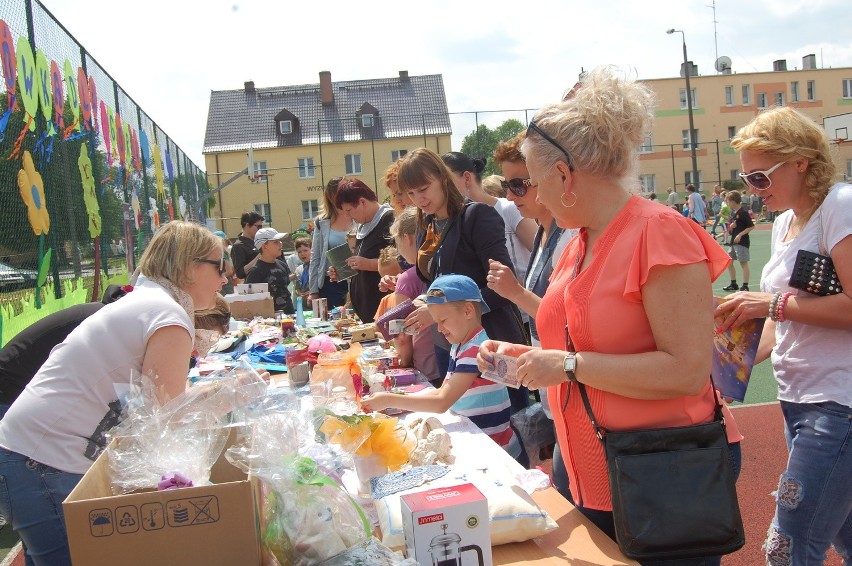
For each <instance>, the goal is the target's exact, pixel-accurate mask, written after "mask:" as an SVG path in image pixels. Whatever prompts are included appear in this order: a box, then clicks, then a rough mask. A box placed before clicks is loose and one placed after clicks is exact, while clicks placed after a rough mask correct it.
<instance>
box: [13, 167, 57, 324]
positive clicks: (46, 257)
mask: <svg viewBox="0 0 852 566" xmlns="http://www.w3.org/2000/svg"><path fill="white" fill-rule="evenodd" d="M18 190H19V191H20V192H21V198H22V199H23V201H24V204H26V205H27V216H28V217H29V221H30V226H31V227H32V229H33V233H35V235H36V236H38V237H39V239H38V281H37V282H36V292H35V305H36V308H41V292H40V290H41V287H42V285H44V281H45V278H46V277H47V271H48V267H49V266H50V255H51V253H50V250H47V253H45V251H44V237H45V236H46V235H47V233H48V232H50V214H48V212H47V202H46V201H45V198H44V181H43V180H42V178H41V173H39V172H38V171H36V168H35V163H34V162H33V156H32V154H31V153H30V152H29V151H25V152H24V157H23V166H22V167H21V170H20V171H18Z"/></svg>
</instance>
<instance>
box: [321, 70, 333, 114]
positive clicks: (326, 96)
mask: <svg viewBox="0 0 852 566" xmlns="http://www.w3.org/2000/svg"><path fill="white" fill-rule="evenodd" d="M319 75H320V100H321V101H322V105H323V106H330V105H332V104H334V91H333V90H332V89H331V71H320V74H319Z"/></svg>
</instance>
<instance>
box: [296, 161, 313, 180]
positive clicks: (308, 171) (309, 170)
mask: <svg viewBox="0 0 852 566" xmlns="http://www.w3.org/2000/svg"><path fill="white" fill-rule="evenodd" d="M314 177H316V169H314V158H313V157H300V158H299V178H300V179H313V178H314Z"/></svg>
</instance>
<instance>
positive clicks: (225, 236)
mask: <svg viewBox="0 0 852 566" xmlns="http://www.w3.org/2000/svg"><path fill="white" fill-rule="evenodd" d="M213 235H214V236H219V237H220V238H227V237H228V235H227V234H225V233H224V232H223V231H221V230H216V231H215V232H213Z"/></svg>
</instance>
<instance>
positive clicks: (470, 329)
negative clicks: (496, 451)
mask: <svg viewBox="0 0 852 566" xmlns="http://www.w3.org/2000/svg"><path fill="white" fill-rule="evenodd" d="M426 304H427V306H428V308H429V314H431V315H432V318H434V319H435V322H436V323H437V325H438V332H440V333H441V334H443V335H444V336H445V337H446V338H447V341H448V342H449V343H450V344H452V348H451V349H450V365H449V369H448V370H447V377H446V379H445V380H444V383H443V384H442V385H441V387H440V388H438V389H431V390H428V391H422V392H419V393H415V394H413V395H399V394H396V393H390V392H379V393H374V394H372V395H370V396H368V397H366V398H364V399H363V400H362V401H361V404H362V406H363V407H364V409H365V410H367V411H381V410H384V409H387V408H389V407H394V408H398V409H404V410H407V411H420V412H426V413H443V412H445V411H447V410H452V411H453V412H454V413H456V414H458V415H464V416H466V417H468V418H469V419H470V420H471V421H473V423H474V424H475V425H476V426H478V427H479V428H480V429H482V431H483V432H484V433H486V434H487V435H488V436H490V437H491V439H492V440H494V441H495V442H496V443H497V444H499V445H500V446H502V447H503V449H504V450H506V452H508V453H509V454H510V455H511V456H512V457H513V458H515V459H516V460H518V461H519V462H520V463H521V464H522V465H524V466H526V462H525V461H524V460H526V454H525V453H524V451H523V449H522V448H521V444H520V442H519V440H518V437H517V435H516V434H515V432H514V431H513V430H512V428H511V427H510V426H509V417H510V409H511V407H510V403H509V394H508V392H507V391H506V386H505V385H502V384H499V383H494V382H493V381H489V380H487V379H483V378H482V377H481V376H480V373H479V368H478V367H477V365H476V354H477V353H478V352H479V346H480V344H482V343H483V342H485V341H486V340H488V335H487V334H486V333H485V330H484V329H483V328H482V322H481V318H482V315H483V314H484V313H487V312H488V311H489V310H490V309H489V308H488V305H487V304H485V301H484V300H483V299H482V293H480V291H479V287H477V285H476V283H475V282H474V281H473V279H471V278H470V277H467V276H465V275H455V274H450V275H442V276H440V277H438V278H437V279H435V280H434V281H433V282H432V284H431V285H430V286H429V290H428V291H427V292H426Z"/></svg>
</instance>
